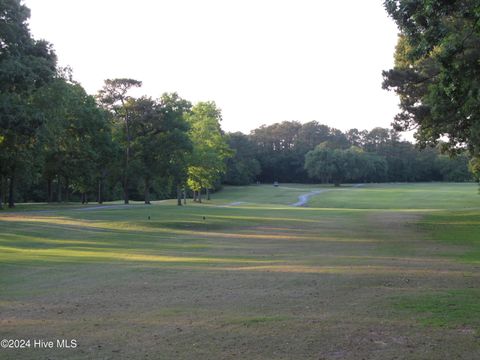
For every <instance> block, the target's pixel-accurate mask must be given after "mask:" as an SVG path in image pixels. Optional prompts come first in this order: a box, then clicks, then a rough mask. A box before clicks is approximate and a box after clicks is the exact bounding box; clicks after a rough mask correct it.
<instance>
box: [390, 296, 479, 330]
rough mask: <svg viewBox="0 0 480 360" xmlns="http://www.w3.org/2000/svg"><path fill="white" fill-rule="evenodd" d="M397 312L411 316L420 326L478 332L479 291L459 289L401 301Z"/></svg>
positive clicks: (398, 303) (397, 304)
mask: <svg viewBox="0 0 480 360" xmlns="http://www.w3.org/2000/svg"><path fill="white" fill-rule="evenodd" d="M396 306H397V308H398V309H401V310H405V312H406V314H409V315H412V314H413V315H414V316H416V317H417V318H419V319H418V321H420V322H421V323H422V324H424V325H427V326H439V327H467V328H474V329H476V330H477V331H478V330H480V290H478V289H462V290H451V291H446V292H435V293H430V294H424V295H417V296H411V297H409V298H402V299H400V300H399V301H398V302H397V303H396Z"/></svg>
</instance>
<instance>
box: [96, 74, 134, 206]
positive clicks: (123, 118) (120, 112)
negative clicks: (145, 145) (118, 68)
mask: <svg viewBox="0 0 480 360" xmlns="http://www.w3.org/2000/svg"><path fill="white" fill-rule="evenodd" d="M140 86H142V82H141V81H138V80H134V79H107V80H105V85H104V86H103V88H102V89H101V90H100V91H99V93H98V96H97V98H98V100H99V102H100V104H102V106H103V107H104V108H105V109H106V110H108V111H109V112H110V113H111V115H112V116H113V118H114V120H115V121H116V122H117V125H119V126H122V128H123V129H122V130H123V133H124V139H123V141H122V144H123V146H124V149H125V157H124V164H123V182H122V185H123V195H124V202H125V204H128V202H129V192H128V191H129V186H130V184H129V175H130V148H131V142H132V136H131V135H132V134H131V132H130V107H129V102H130V101H131V100H132V98H131V97H130V96H128V92H129V90H130V89H132V88H135V87H140Z"/></svg>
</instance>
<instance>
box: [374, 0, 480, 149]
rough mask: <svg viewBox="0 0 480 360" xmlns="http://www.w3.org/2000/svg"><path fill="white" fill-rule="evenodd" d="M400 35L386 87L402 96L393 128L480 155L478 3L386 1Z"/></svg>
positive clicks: (386, 74)
mask: <svg viewBox="0 0 480 360" xmlns="http://www.w3.org/2000/svg"><path fill="white" fill-rule="evenodd" d="M384 4H385V8H386V10H387V12H388V14H389V15H390V16H391V17H392V18H393V19H394V20H395V22H396V23H397V26H398V28H399V30H400V37H399V40H398V44H397V48H396V51H395V66H394V68H393V69H391V70H389V71H384V72H383V76H384V83H383V87H384V88H386V89H391V90H394V91H395V92H396V93H397V94H398V95H399V96H400V109H401V112H400V113H399V114H398V115H397V116H396V118H395V121H394V126H395V128H396V129H398V130H408V129H416V130H417V131H416V138H417V140H418V141H419V144H420V145H421V146H423V147H425V146H426V145H429V144H430V145H431V144H437V143H438V141H439V139H442V138H443V137H447V138H448V142H445V143H443V149H444V150H447V151H449V152H450V153H458V152H462V148H464V147H465V145H466V147H467V148H468V149H469V150H470V153H471V154H472V155H473V156H475V157H479V156H480V66H479V62H478V59H479V58H480V2H479V1H478V0H462V1H446V0H429V1H424V0H385V2H384Z"/></svg>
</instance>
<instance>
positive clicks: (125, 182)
mask: <svg viewBox="0 0 480 360" xmlns="http://www.w3.org/2000/svg"><path fill="white" fill-rule="evenodd" d="M125 132H126V136H127V148H126V149H125V173H124V174H123V199H124V203H125V204H128V202H129V198H128V170H129V168H128V167H129V161H130V129H129V126H128V112H127V114H126V115H125ZM145 203H147V202H145Z"/></svg>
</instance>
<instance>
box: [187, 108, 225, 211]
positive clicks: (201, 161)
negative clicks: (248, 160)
mask: <svg viewBox="0 0 480 360" xmlns="http://www.w3.org/2000/svg"><path fill="white" fill-rule="evenodd" d="M221 119H222V116H221V111H220V109H219V108H217V105H216V104H215V103H214V102H199V103H198V104H196V105H195V106H194V107H193V108H192V111H191V113H190V114H188V116H187V120H188V122H189V124H190V139H191V140H192V143H193V153H192V156H191V160H190V165H189V167H188V186H189V187H190V188H191V189H192V190H193V191H194V192H196V193H198V195H199V198H198V199H199V201H200V202H201V200H202V197H201V192H202V189H206V190H207V197H208V196H209V189H211V188H213V186H214V184H215V181H216V180H218V179H219V178H220V176H221V175H222V174H223V173H224V172H225V170H226V167H225V160H226V159H227V158H228V157H230V156H231V155H232V151H231V149H230V148H229V147H228V144H227V141H226V139H225V136H224V135H223V133H222V130H221V127H220V121H221Z"/></svg>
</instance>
